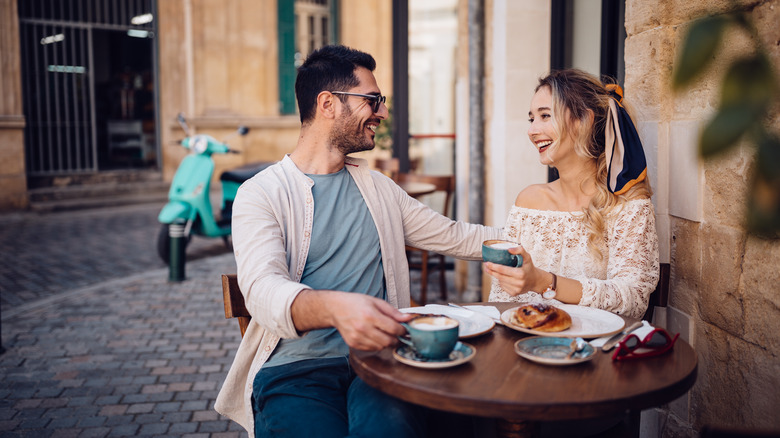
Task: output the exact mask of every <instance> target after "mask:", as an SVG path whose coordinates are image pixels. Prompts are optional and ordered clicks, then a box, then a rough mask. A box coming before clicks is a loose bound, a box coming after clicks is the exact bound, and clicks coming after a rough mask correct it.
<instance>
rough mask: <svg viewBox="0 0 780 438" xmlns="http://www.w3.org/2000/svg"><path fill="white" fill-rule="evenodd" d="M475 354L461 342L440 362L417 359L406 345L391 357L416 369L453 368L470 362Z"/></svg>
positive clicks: (394, 351) (473, 349) (474, 349)
mask: <svg viewBox="0 0 780 438" xmlns="http://www.w3.org/2000/svg"><path fill="white" fill-rule="evenodd" d="M475 354H477V349H476V348H474V347H473V346H472V345H469V344H466V343H463V342H458V343H457V344H455V349H454V350H452V353H450V357H449V358H447V359H440V360H427V359H419V358H418V357H417V355H416V354H415V353H414V350H412V347H409V346H407V345H401V346H400V347H398V348H396V349H395V350H393V357H394V358H395V359H396V360H397V361H399V362H401V363H405V364H407V365H410V366H413V367H417V368H449V367H454V366H456V365H460V364H462V363H466V362H468V361H470V360H471V359H472V358H473V357H474V355H475Z"/></svg>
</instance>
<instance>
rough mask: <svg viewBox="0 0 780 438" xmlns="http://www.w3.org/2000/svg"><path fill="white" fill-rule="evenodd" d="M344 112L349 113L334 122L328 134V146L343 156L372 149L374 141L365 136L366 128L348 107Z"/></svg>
mask: <svg viewBox="0 0 780 438" xmlns="http://www.w3.org/2000/svg"><path fill="white" fill-rule="evenodd" d="M346 110H347V111H349V112H348V113H347V114H345V115H343V116H341V117H339V119H338V120H336V123H335V125H334V126H333V130H332V131H331V132H330V144H331V145H332V146H335V147H336V148H337V149H338V150H339V152H341V153H342V154H344V155H348V154H351V153H354V152H362V151H370V150H371V149H374V146H375V144H374V140H373V139H372V138H370V137H368V136H366V133H365V130H366V127H365V126H363V125H362V124H361V123H360V122H359V121H357V118H356V117H354V116H353V115H352V109H351V108H350V107H349V106H348V105H347V106H346Z"/></svg>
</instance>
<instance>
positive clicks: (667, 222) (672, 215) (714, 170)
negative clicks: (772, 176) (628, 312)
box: [625, 0, 780, 437]
mask: <svg viewBox="0 0 780 438" xmlns="http://www.w3.org/2000/svg"><path fill="white" fill-rule="evenodd" d="M734 4H735V3H734V2H730V1H726V0H717V1H705V0H692V1H688V2H678V1H671V0H655V1H650V0H628V1H627V2H626V23H625V24H626V31H627V35H628V37H627V39H626V44H625V50H626V51H625V59H626V83H625V89H626V93H627V98H630V100H631V103H632V104H633V105H634V107H635V108H636V110H637V111H636V114H637V117H638V118H639V122H640V125H641V126H643V127H644V128H645V129H649V130H651V131H652V132H651V134H652V135H649V136H647V135H646V136H645V137H646V139H647V138H651V139H652V141H655V142H656V144H650V145H648V149H649V150H652V151H654V153H656V154H657V157H652V159H651V160H650V161H653V162H656V163H657V166H658V169H657V170H656V172H657V173H658V174H659V175H667V174H668V176H665V177H664V178H668V179H667V180H664V181H661V182H658V181H657V180H656V183H655V187H654V188H655V190H656V196H655V197H656V201H657V202H660V205H658V208H657V212H658V214H659V215H661V216H665V217H661V218H660V220H659V224H662V226H664V227H667V228H668V229H664V230H659V236H664V235H666V236H668V239H669V241H668V242H666V253H665V254H664V253H662V254H661V258H662V260H663V259H664V258H665V257H667V258H668V260H670V263H671V292H670V303H669V306H670V309H669V311H668V312H667V327H675V328H676V329H680V331H682V332H683V333H682V334H681V335H682V337H683V338H684V339H687V340H688V341H689V342H690V343H691V344H692V345H693V346H694V348H695V349H696V351H697V352H698V354H699V373H698V379H697V382H696V385H695V386H694V387H693V389H692V390H691V392H690V393H689V394H688V395H686V396H684V397H682V398H681V399H679V400H677V401H675V402H673V403H671V404H669V405H668V406H666V407H665V408H664V409H663V410H662V411H661V420H660V421H659V423H661V424H662V426H661V428H660V429H661V435H662V436H675V437H677V436H690V437H693V436H698V431H699V430H701V428H702V427H704V426H705V425H709V426H714V427H724V428H726V427H727V428H746V429H772V430H777V431H780V416H778V415H777V412H778V411H779V410H780V391H778V389H779V388H780V241H777V240H776V241H767V240H761V239H757V238H755V237H752V236H749V235H748V234H747V233H746V232H745V230H744V228H743V227H742V220H743V217H744V201H745V195H746V191H747V188H748V182H749V178H750V176H749V175H750V172H751V169H752V167H753V166H754V163H753V149H752V147H751V146H750V145H749V144H747V143H746V144H742V145H740V147H739V148H738V149H736V150H733V151H731V152H729V153H727V154H726V155H725V156H722V157H718V158H716V159H713V160H708V161H706V162H702V161H700V160H698V158H697V159H695V160H692V159H691V157H693V156H695V154H696V147H697V145H696V142H697V138H698V131H699V129H701V127H702V126H703V125H704V123H705V122H706V120H708V119H709V117H711V116H712V114H713V113H714V108H715V106H716V105H717V103H718V99H719V86H720V79H721V78H722V75H723V73H724V72H725V69H726V66H727V62H728V60H730V59H733V58H734V57H736V56H739V55H740V54H743V53H745V52H746V51H747V50H749V48H750V47H752V44H751V43H752V42H751V41H749V40H748V39H747V37H746V36H745V35H743V34H741V33H739V32H729V33H728V34H727V35H726V37H725V40H724V44H723V50H722V51H721V53H719V54H718V56H717V58H716V61H715V64H714V65H713V66H712V68H711V69H710V70H709V71H708V73H707V74H706V75H705V76H704V77H703V78H702V79H701V80H699V81H697V82H696V83H695V84H694V85H693V86H692V87H691V88H689V89H688V90H686V91H684V92H682V93H678V94H674V93H672V92H671V86H670V84H671V74H672V70H673V66H674V62H675V60H676V56H677V52H678V50H680V48H681V45H682V38H683V37H684V35H685V31H686V29H687V27H688V25H689V24H690V23H691V22H692V21H693V20H694V19H696V18H698V17H700V16H702V15H704V14H709V13H722V12H724V11H727V10H729V8H731V7H733V5H734ZM736 4H737V7H739V8H741V9H743V10H745V11H747V13H748V15H749V17H750V19H751V20H753V22H754V23H755V24H756V26H757V27H758V29H759V38H760V39H761V40H762V42H763V44H764V45H765V47H767V48H768V50H769V51H770V56H771V58H772V60H773V62H774V63H775V66H776V67H780V62H778V61H780V26H778V23H780V1H779V0H765V1H739V2H736ZM779 120H780V117H779V116H778V112H777V108H775V112H774V113H773V114H772V115H771V117H770V125H771V126H772V129H773V130H774V131H775V132H779V131H780V123H778V121H779ZM688 161H690V162H688ZM779 165H780V164H779ZM659 188H660V189H661V190H662V191H661V192H660V193H659V192H658V190H659ZM661 247H662V252H663V248H664V244H662V245H661Z"/></svg>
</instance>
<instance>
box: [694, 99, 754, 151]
mask: <svg viewBox="0 0 780 438" xmlns="http://www.w3.org/2000/svg"><path fill="white" fill-rule="evenodd" d="M756 121H757V116H756V114H755V113H754V112H753V111H751V108H750V107H748V106H741V105H740V106H737V105H734V106H730V107H726V108H721V109H720V110H719V111H718V113H717V114H716V115H715V117H714V118H713V119H712V120H710V121H709V123H708V124H707V126H706V127H705V128H704V130H703V131H702V133H701V137H699V153H700V154H701V156H702V157H705V158H708V157H711V156H713V155H716V154H718V153H721V152H724V151H725V150H727V149H729V148H730V147H731V146H733V145H735V144H736V143H737V141H739V138H740V137H742V135H743V134H744V133H745V131H747V130H748V129H750V127H751V126H752V125H753V124H754V123H755V122H756Z"/></svg>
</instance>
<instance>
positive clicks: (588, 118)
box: [570, 109, 596, 138]
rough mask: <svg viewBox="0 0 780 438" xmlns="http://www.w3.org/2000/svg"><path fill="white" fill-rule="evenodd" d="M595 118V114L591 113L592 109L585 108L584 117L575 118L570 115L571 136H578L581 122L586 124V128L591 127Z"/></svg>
mask: <svg viewBox="0 0 780 438" xmlns="http://www.w3.org/2000/svg"><path fill="white" fill-rule="evenodd" d="M595 119H596V115H595V114H594V113H593V110H591V109H588V110H586V113H585V117H583V118H582V119H575V118H574V117H572V118H571V119H570V120H571V127H572V136H573V137H574V138H577V137H579V136H580V129H582V128H583V122H585V123H586V124H587V127H588V129H592V128H593V121H594V120H595Z"/></svg>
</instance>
